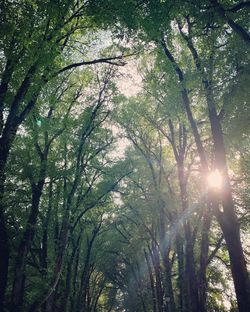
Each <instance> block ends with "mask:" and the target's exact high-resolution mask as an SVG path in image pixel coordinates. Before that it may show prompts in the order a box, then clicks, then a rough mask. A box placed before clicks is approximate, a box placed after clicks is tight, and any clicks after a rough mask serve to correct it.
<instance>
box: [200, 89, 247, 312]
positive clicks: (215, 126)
mask: <svg viewBox="0 0 250 312" xmlns="http://www.w3.org/2000/svg"><path fill="white" fill-rule="evenodd" d="M205 91H206V97H207V103H208V111H209V120H210V125H211V131H212V137H213V142H214V155H215V166H216V168H217V169H218V170H219V171H220V173H221V174H222V177H223V186H222V189H221V190H220V194H219V197H220V198H221V202H222V206H223V212H222V213H221V212H220V211H217V212H216V215H217V219H218V222H219V224H220V226H221V229H222V232H223V234H224V237H225V241H226V244H227V248H228V252H229V257H230V264H231V270H232V276H233V280H234V286H235V292H236V297H237V302H238V307H239V311H240V312H245V311H250V285H249V277H248V272H247V267H246V262H245V257H244V253H243V249H242V243H241V239H240V227H239V223H238V219H237V216H236V213H235V210H234V201H233V197H232V190H231V185H230V179H229V176H228V168H227V162H226V151H225V147H224V139H223V132H222V128H221V125H220V121H219V119H218V116H217V112H216V108H215V104H214V100H213V95H212V90H211V86H210V85H207V88H206V85H205Z"/></svg>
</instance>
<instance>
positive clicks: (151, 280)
mask: <svg viewBox="0 0 250 312" xmlns="http://www.w3.org/2000/svg"><path fill="white" fill-rule="evenodd" d="M144 255H145V259H146V263H147V268H148V274H149V280H150V288H151V294H152V306H153V312H157V310H156V294H155V282H154V276H153V272H152V268H151V263H150V259H149V256H148V254H147V252H146V250H144Z"/></svg>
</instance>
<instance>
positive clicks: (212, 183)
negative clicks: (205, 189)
mask: <svg viewBox="0 0 250 312" xmlns="http://www.w3.org/2000/svg"><path fill="white" fill-rule="evenodd" d="M207 183H208V186H209V187H210V188H213V189H217V190H219V189H221V187H222V175H221V173H220V172H219V170H218V169H216V170H214V171H211V172H210V173H209V175H208V177H207Z"/></svg>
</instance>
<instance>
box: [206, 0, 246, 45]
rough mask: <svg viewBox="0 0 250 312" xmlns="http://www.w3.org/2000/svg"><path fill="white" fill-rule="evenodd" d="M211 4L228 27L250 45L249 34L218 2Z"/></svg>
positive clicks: (216, 0)
mask: <svg viewBox="0 0 250 312" xmlns="http://www.w3.org/2000/svg"><path fill="white" fill-rule="evenodd" d="M210 2H211V4H212V5H213V6H214V8H215V10H216V11H217V12H218V14H219V15H220V17H221V18H222V19H223V20H224V21H225V22H227V23H228V25H229V26H230V27H231V28H232V29H233V31H234V32H235V33H236V34H237V35H238V36H239V37H241V39H243V40H244V42H246V43H247V44H250V35H249V33H248V32H247V31H246V30H245V29H244V28H243V27H242V26H240V25H239V24H237V23H236V22H235V21H234V20H233V18H232V17H230V16H229V14H228V13H227V12H226V10H225V9H224V7H223V6H222V5H221V4H220V3H219V1H218V0H210Z"/></svg>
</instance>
